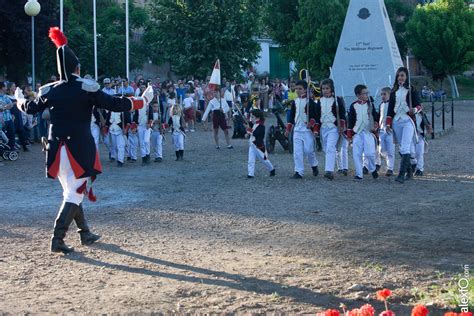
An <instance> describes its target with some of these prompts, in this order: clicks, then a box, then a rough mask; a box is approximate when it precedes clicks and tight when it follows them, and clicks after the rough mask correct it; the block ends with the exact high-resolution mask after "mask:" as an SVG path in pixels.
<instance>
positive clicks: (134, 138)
mask: <svg viewBox="0 0 474 316" xmlns="http://www.w3.org/2000/svg"><path fill="white" fill-rule="evenodd" d="M137 148H138V133H136V132H135V133H134V132H128V144H127V155H128V157H130V158H132V159H134V160H137Z"/></svg>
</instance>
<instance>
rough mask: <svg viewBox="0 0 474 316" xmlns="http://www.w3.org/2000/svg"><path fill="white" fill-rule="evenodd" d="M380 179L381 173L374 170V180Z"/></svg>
mask: <svg viewBox="0 0 474 316" xmlns="http://www.w3.org/2000/svg"><path fill="white" fill-rule="evenodd" d="M378 177H379V173H378V172H377V170H374V172H372V178H374V179H377V178H378Z"/></svg>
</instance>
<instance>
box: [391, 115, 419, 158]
mask: <svg viewBox="0 0 474 316" xmlns="http://www.w3.org/2000/svg"><path fill="white" fill-rule="evenodd" d="M393 132H394V133H395V138H396V139H397V142H398V145H399V146H400V148H399V150H400V154H402V155H406V154H409V153H410V151H411V143H412V141H413V137H414V136H415V134H414V133H415V127H414V126H413V121H412V120H411V118H409V117H408V118H404V119H400V120H398V121H393Z"/></svg>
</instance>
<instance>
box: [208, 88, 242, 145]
mask: <svg viewBox="0 0 474 316" xmlns="http://www.w3.org/2000/svg"><path fill="white" fill-rule="evenodd" d="M218 93H219V91H214V98H213V99H212V100H211V101H209V103H208V105H207V108H206V111H205V112H204V115H203V116H202V121H203V122H206V121H207V118H208V116H209V114H210V113H212V128H213V131H214V142H215V144H216V149H220V146H219V128H221V129H222V130H223V131H224V136H225V141H226V143H227V148H228V149H233V148H234V147H233V146H232V145H231V143H230V137H229V131H228V129H229V127H228V125H227V120H226V118H227V113H228V112H229V111H230V108H229V105H228V104H227V102H226V101H225V99H224V90H221V91H220V98H218Z"/></svg>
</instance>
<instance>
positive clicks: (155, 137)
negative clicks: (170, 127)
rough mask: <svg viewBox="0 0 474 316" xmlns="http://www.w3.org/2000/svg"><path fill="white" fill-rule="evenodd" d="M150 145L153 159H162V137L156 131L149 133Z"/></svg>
mask: <svg viewBox="0 0 474 316" xmlns="http://www.w3.org/2000/svg"><path fill="white" fill-rule="evenodd" d="M151 143H152V145H153V155H154V156H155V158H163V135H161V133H160V132H158V131H153V132H152V133H151Z"/></svg>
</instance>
